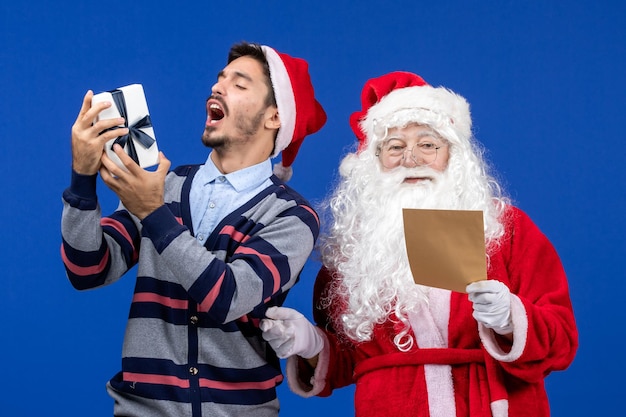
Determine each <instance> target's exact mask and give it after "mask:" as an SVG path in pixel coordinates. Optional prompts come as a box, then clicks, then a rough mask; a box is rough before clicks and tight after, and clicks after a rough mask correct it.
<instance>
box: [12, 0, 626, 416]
mask: <svg viewBox="0 0 626 417" xmlns="http://www.w3.org/2000/svg"><path fill="white" fill-rule="evenodd" d="M602 3H609V2H597V1H571V2H551V1H529V2H518V1H481V2H479V1H460V0H458V1H439V2H420V1H416V0H412V1H389V2H381V1H369V0H364V1H360V2H348V1H343V0H335V1H332V2H319V1H316V2H313V1H298V2H287V1H284V2H279V1H240V2H236V1H230V2H228V1H227V2H205V1H186V2H172V1H161V2H159V3H158V4H157V3H156V2H149V1H143V0H135V1H132V2H131V1H118V0H110V1H107V2H85V1H80V2H79V1H74V0H68V1H64V2H57V1H43V0H36V1H30V2H13V3H11V2H6V1H5V2H2V5H1V6H0V94H1V97H2V100H0V137H1V138H2V142H1V144H2V149H1V150H0V168H1V170H2V171H1V172H2V179H1V180H0V184H1V187H2V189H1V190H2V196H3V197H4V201H3V204H2V205H0V210H1V215H0V219H2V220H1V221H2V230H3V232H4V233H3V235H4V243H3V245H2V251H1V255H0V271H2V274H1V275H0V280H1V282H2V290H0V358H1V360H2V361H3V365H2V369H3V378H2V379H3V382H2V389H1V390H0V415H3V416H4V415H6V416H13V417H22V416H25V417H31V416H49V415H50V416H56V415H64V416H68V417H72V416H84V415H89V416H92V417H99V416H108V415H111V408H112V404H111V401H110V399H109V397H108V396H107V395H106V393H105V389H104V384H105V382H106V381H107V379H108V378H109V377H110V376H112V375H113V374H114V373H115V372H116V371H117V370H118V367H119V361H120V350H121V343H122V336H123V331H124V324H125V319H126V316H127V310H128V304H129V302H130V299H131V293H132V286H133V281H134V279H133V276H132V274H129V275H128V276H127V277H126V278H125V279H123V280H121V281H120V282H118V283H117V284H116V285H113V286H111V287H107V288H104V289H101V290H98V291H91V292H83V293H80V292H77V291H75V290H73V289H72V288H71V286H70V284H69V282H68V281H67V279H66V277H65V273H64V269H63V266H62V264H61V261H60V258H59V245H60V236H59V223H60V214H61V193H62V191H63V189H64V188H65V187H66V186H67V185H68V183H69V177H70V162H71V161H70V127H71V125H72V123H73V121H74V119H75V117H76V114H77V113H78V110H79V108H80V103H81V99H82V96H83V94H84V93H85V91H86V90H87V89H93V90H94V91H96V92H98V91H103V90H110V89H113V88H116V87H119V86H122V85H127V84H131V83H142V84H143V85H144V88H145V91H146V95H147V98H148V105H149V107H150V112H151V115H152V120H153V122H154V125H155V132H156V135H157V139H158V140H159V145H160V148H161V149H162V150H163V151H164V152H165V153H166V155H167V156H168V158H169V159H170V160H171V161H172V163H173V164H174V165H178V164H182V163H191V162H202V161H204V159H205V158H206V155H207V150H206V149H205V148H204V147H203V146H202V144H201V142H200V134H201V132H202V129H203V126H204V120H205V110H204V100H205V98H206V97H207V95H208V92H209V88H210V86H211V85H212V83H213V81H214V80H215V78H216V73H217V72H218V71H219V70H220V69H221V68H222V67H223V65H224V64H225V60H226V53H227V50H228V48H229V47H230V46H231V44H233V43H235V42H238V41H241V40H248V41H255V42H260V43H266V44H269V45H272V46H274V47H276V48H277V49H278V50H280V51H284V52H287V53H290V54H292V55H295V56H300V57H303V58H306V59H307V60H308V61H309V63H310V70H311V73H312V78H313V80H314V83H315V86H316V91H317V95H318V98H319V100H320V101H321V102H322V104H323V105H324V106H325V108H326V110H327V113H328V115H329V118H328V123H327V125H326V127H325V128H324V129H323V130H322V131H321V132H320V133H318V134H316V135H314V136H312V137H310V138H308V139H307V140H306V141H305V143H304V145H303V147H302V149H301V151H300V154H299V156H298V158H297V160H296V164H295V166H294V168H295V175H294V178H293V179H292V181H291V185H292V186H294V187H295V188H296V189H298V190H299V191H300V192H301V193H302V194H304V195H305V196H307V197H308V198H309V199H310V200H311V201H312V202H314V203H315V202H319V201H320V200H321V199H322V198H324V197H325V196H326V195H327V193H328V191H329V189H330V187H331V184H332V182H333V180H334V178H335V175H336V167H337V165H338V162H339V160H340V158H341V156H342V155H343V154H344V153H345V152H346V150H348V149H350V148H351V147H352V145H353V143H354V139H353V135H352V132H351V130H350V128H349V126H348V122H347V121H348V117H349V115H350V113H351V112H352V111H354V110H356V109H357V108H358V106H359V93H360V90H361V87H362V85H363V84H364V82H365V80H367V79H368V78H371V77H374V76H378V75H381V74H383V73H385V72H388V71H392V70H408V71H413V72H417V73H419V74H421V75H422V76H423V77H424V78H425V79H426V80H427V81H429V82H430V83H431V84H433V85H445V86H447V87H449V88H451V89H453V90H455V91H457V92H458V93H460V94H462V95H463V96H465V97H466V98H467V99H468V101H469V102H470V103H471V105H472V113H473V117H474V124H475V130H476V135H477V137H478V138H479V140H480V141H481V142H482V143H483V144H484V145H485V146H486V147H487V148H488V149H489V153H488V155H487V157H488V158H489V160H490V161H491V162H492V163H493V165H494V166H495V167H496V169H497V170H498V172H499V174H500V177H501V179H502V182H503V185H504V186H505V187H506V189H507V190H508V192H509V193H510V195H511V196H512V197H513V199H514V201H515V202H516V203H517V205H518V206H520V207H521V208H522V209H524V210H525V211H526V212H528V213H529V214H530V216H531V217H532V218H533V219H534V220H535V222H536V223H537V224H538V225H539V226H540V227H541V228H542V230H543V231H544V232H545V234H546V235H547V236H548V237H549V238H550V239H551V241H552V242H553V243H554V245H555V247H556V248H557V250H558V251H559V253H560V255H561V257H562V261H563V263H564V265H565V269H566V271H567V272H568V275H569V280H570V289H571V296H572V300H573V303H574V308H575V313H576V316H577V321H578V325H579V330H580V349H579V351H578V355H577V358H576V360H575V362H574V363H573V365H572V366H571V367H570V368H569V369H568V370H567V371H565V372H559V373H554V374H552V375H550V376H549V377H548V378H547V382H546V383H547V387H548V393H549V396H550V399H551V404H552V408H553V415H555V416H566V415H567V416H586V415H604V414H608V413H610V412H611V411H613V410H615V409H619V408H618V407H620V406H621V402H622V401H618V400H621V398H620V394H621V392H622V389H621V386H620V385H619V384H615V383H614V378H613V377H614V376H615V375H622V374H623V373H624V371H626V369H625V368H626V367H625V366H624V361H623V354H622V351H623V349H622V348H621V343H619V342H617V341H618V340H619V339H621V338H623V336H624V330H623V327H622V326H623V322H624V318H625V314H624V309H623V308H622V305H621V304H622V295H623V292H624V289H625V284H624V278H625V276H624V269H623V266H622V264H623V258H624V254H625V250H624V249H625V245H624V241H623V235H624V231H625V224H624V223H625V222H624V215H623V213H624V211H625V209H626V205H625V203H624V197H623V196H622V195H623V193H624V182H625V181H624V180H625V170H624V167H623V165H622V161H623V159H624V150H623V147H624V144H623V142H624V129H623V126H624V116H623V112H624V107H625V106H624V104H625V103H624V101H625V100H624V97H625V92H626V88H625V81H624V74H625V73H626V71H625V70H626V68H625V52H626V51H625V39H626V38H625V35H626V29H625V28H626V24H625V23H626V18H625V16H626V15H625V12H626V6H625V3H623V2H610V3H612V4H613V5H611V6H603V5H602ZM99 185H100V188H99V189H100V197H101V203H102V205H103V207H104V211H105V212H110V211H111V210H113V209H114V208H115V207H116V204H117V201H116V198H115V196H114V195H113V194H112V193H111V192H110V191H108V190H107V189H105V187H104V185H103V184H102V183H100V184H99ZM318 266H319V265H318V264H316V262H315V261H313V260H312V261H311V262H310V263H309V264H308V265H307V267H306V268H305V270H304V272H303V275H302V282H301V284H299V285H298V286H297V287H296V288H295V289H294V291H292V294H291V296H290V298H289V299H288V303H287V304H288V305H289V306H292V307H295V308H298V309H300V310H302V311H304V312H305V313H307V314H309V312H310V304H311V303H310V297H311V288H312V283H313V279H314V275H315V273H316V271H317V268H318ZM352 394H353V390H352V388H346V389H342V390H339V391H337V392H336V393H335V394H334V395H333V396H332V397H331V398H327V399H318V398H315V399H309V400H304V399H301V398H299V397H296V396H295V395H293V394H292V393H290V392H289V391H288V389H287V388H286V384H283V385H282V386H281V387H280V398H281V400H282V408H283V411H282V413H281V415H284V416H295V415H298V416H314V415H315V416H317V415H324V414H325V415H331V416H346V415H352V410H353V407H352Z"/></svg>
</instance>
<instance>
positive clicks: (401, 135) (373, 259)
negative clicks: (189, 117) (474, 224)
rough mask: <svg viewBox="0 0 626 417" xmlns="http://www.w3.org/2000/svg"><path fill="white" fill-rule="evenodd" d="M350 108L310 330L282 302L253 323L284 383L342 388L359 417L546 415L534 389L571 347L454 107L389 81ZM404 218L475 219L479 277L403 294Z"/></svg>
mask: <svg viewBox="0 0 626 417" xmlns="http://www.w3.org/2000/svg"><path fill="white" fill-rule="evenodd" d="M361 101H362V110H361V111H358V112H355V113H354V114H353V115H352V117H351V119H350V124H351V126H352V128H353V130H354V132H355V134H356V136H357V138H358V149H357V151H356V152H355V153H350V154H348V155H347V156H346V157H345V158H344V160H343V161H342V163H341V165H340V174H341V180H340V182H339V184H338V185H337V187H336V189H335V191H334V192H333V194H332V196H331V197H330V198H329V200H328V206H327V208H328V212H329V213H330V215H331V216H332V219H331V221H330V227H329V230H328V231H327V233H326V234H325V235H324V236H322V238H321V239H320V251H321V255H322V260H323V268H322V270H321V271H320V273H319V275H318V277H317V280H316V284H315V294H314V318H315V321H316V324H317V326H314V325H312V324H311V323H310V322H309V321H308V320H307V319H306V318H305V317H304V316H303V315H302V314H300V313H299V312H297V311H295V310H293V309H289V308H284V307H274V308H271V309H269V310H268V311H267V318H266V319H264V320H263V321H262V322H261V329H262V331H263V337H264V338H265V339H266V340H267V341H269V343H270V345H271V346H272V347H273V348H274V350H275V351H276V353H277V354H278V356H279V357H281V358H288V360H287V376H288V382H289V386H290V388H291V389H292V391H294V392H295V393H297V394H299V395H302V396H305V397H308V396H313V395H319V396H328V395H330V394H331V392H332V390H333V389H335V388H339V387H343V386H346V385H349V384H352V383H355V384H356V391H355V410H356V416H357V417H364V416H377V417H380V416H394V417H397V416H446V417H450V416H457V417H461V416H496V417H500V416H516V417H517V416H529V417H530V416H532V417H542V416H548V415H549V404H548V399H547V395H546V391H545V388H544V378H545V377H546V376H547V375H548V374H549V373H550V372H551V371H553V370H562V369H565V368H567V367H568V366H569V364H570V363H571V362H572V360H573V358H574V355H575V352H576V348H577V345H578V333H577V329H576V325H575V320H574V315H573V312H572V306H571V301H570V297H569V292H568V286H567V279H566V276H565V273H564V271H563V267H562V265H561V262H560V260H559V257H558V255H557V253H556V251H555V250H554V248H553V246H552V244H551V243H550V242H549V240H548V239H547V238H546V237H545V236H544V235H543V234H542V232H541V231H540V230H539V229H538V228H537V226H536V225H535V224H534V223H533V222H532V221H531V220H530V219H529V217H528V216H527V215H526V214H525V213H523V212H522V211H521V210H520V209H519V208H516V207H514V206H513V205H511V203H510V201H509V199H507V198H506V197H505V196H504V195H503V192H502V189H501V188H500V186H499V185H498V182H497V181H496V180H495V178H494V177H493V176H491V175H490V174H489V169H488V166H487V164H486V162H485V161H484V159H483V157H482V154H483V152H482V150H481V148H480V145H479V144H478V143H477V142H476V141H475V139H474V137H473V135H472V130H471V124H472V123H471V117H470V111H469V105H468V103H467V101H466V100H465V99H464V98H463V97H461V96H460V95H458V94H455V93H454V92H452V91H450V90H448V89H446V88H443V87H432V86H430V85H428V84H427V83H426V82H425V81H424V80H423V79H422V78H421V77H419V76H417V75H415V74H412V73H407V72H393V73H389V74H386V75H384V76H381V77H378V78H374V79H371V80H369V81H368V82H367V83H366V85H365V87H364V88H363V93H362V97H361ZM403 208H428V209H453V210H480V211H482V212H483V215H484V227H485V230H484V232H485V246H486V248H487V251H486V254H485V256H486V261H487V268H488V280H483V281H478V282H474V283H472V284H470V285H468V286H467V288H466V293H460V292H454V291H449V290H445V289H439V288H432V287H426V286H421V285H417V284H415V283H414V280H413V278H412V274H411V269H410V267H409V262H408V257H407V253H406V245H405V242H404V226H403V217H402V209H403Z"/></svg>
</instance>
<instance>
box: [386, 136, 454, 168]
mask: <svg viewBox="0 0 626 417" xmlns="http://www.w3.org/2000/svg"><path fill="white" fill-rule="evenodd" d="M443 146H445V143H444V142H443V141H441V140H439V139H436V138H434V137H432V136H425V137H422V138H420V139H419V141H418V142H417V143H416V144H415V145H413V146H412V147H411V148H409V147H408V145H407V143H406V142H405V140H404V138H402V137H389V138H387V139H385V140H384V141H383V142H382V143H381V144H380V145H379V146H378V148H377V149H376V156H377V157H378V159H379V160H380V163H381V164H382V166H383V167H385V168H386V169H394V168H397V167H399V166H400V165H402V164H403V163H404V161H405V158H406V155H407V152H408V154H409V158H411V160H412V161H413V162H414V163H415V165H419V166H429V165H432V164H434V163H435V161H436V160H437V153H438V152H437V151H438V150H439V149H441V148H442V147H443Z"/></svg>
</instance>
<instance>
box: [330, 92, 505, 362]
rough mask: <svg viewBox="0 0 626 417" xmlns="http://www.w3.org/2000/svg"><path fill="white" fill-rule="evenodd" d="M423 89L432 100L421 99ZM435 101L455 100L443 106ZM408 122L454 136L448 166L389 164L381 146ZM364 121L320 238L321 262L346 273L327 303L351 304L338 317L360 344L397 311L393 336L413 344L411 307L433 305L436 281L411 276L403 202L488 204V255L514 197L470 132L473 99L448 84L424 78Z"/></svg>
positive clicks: (401, 345)
mask: <svg viewBox="0 0 626 417" xmlns="http://www.w3.org/2000/svg"><path fill="white" fill-rule="evenodd" d="M416 89H421V90H416ZM424 89H426V90H424ZM424 94H426V95H427V96H428V97H427V98H428V100H430V103H427V104H424V103H420V102H419V97H423V95H424ZM416 95H417V96H418V100H417V104H415V103H416V100H415V96H416ZM389 99H391V100H392V101H391V104H389V102H390V100H389ZM437 99H438V100H440V101H441V102H443V103H444V104H446V105H447V107H446V108H443V109H442V106H441V105H439V102H440V101H437ZM385 100H387V102H385ZM433 100H434V101H433ZM381 104H382V105H383V106H381ZM407 104H409V105H407ZM381 107H383V108H382V109H381ZM409 124H419V125H424V126H430V127H431V128H432V129H433V130H434V131H435V132H436V133H437V134H438V135H439V136H440V137H441V138H443V139H444V140H445V141H447V142H448V144H449V160H448V165H447V168H446V169H445V170H444V172H441V173H440V172H436V171H434V170H433V169H431V168H428V167H416V168H411V169H408V168H404V167H398V168H396V169H394V170H393V171H390V172H383V169H382V168H381V165H380V162H379V160H378V157H377V156H376V154H377V152H376V151H377V148H378V146H379V145H380V143H381V141H382V140H383V139H384V136H385V135H386V132H387V130H388V129H389V128H392V127H399V128H402V127H405V126H407V125H409ZM361 128H362V130H363V132H365V133H366V135H367V147H366V148H365V149H363V150H362V151H361V152H358V153H350V154H348V155H347V156H346V157H345V158H344V159H343V161H342V162H341V164H340V168H339V174H340V180H339V183H338V185H337V187H336V188H335V190H334V192H333V193H332V195H331V196H330V198H329V199H328V200H327V201H326V202H325V204H324V205H323V207H322V208H321V212H322V214H323V215H325V216H326V218H327V219H328V217H330V218H329V219H328V223H327V224H330V228H329V229H328V230H325V231H324V233H323V234H322V236H321V238H320V240H319V249H320V253H321V256H322V262H323V263H324V265H325V266H326V267H327V268H328V269H330V270H332V271H334V272H335V273H336V275H337V276H338V277H340V279H338V280H335V281H333V283H332V284H331V286H330V287H329V288H328V291H327V292H326V293H325V294H324V295H323V297H322V299H321V303H322V306H325V307H327V306H329V305H331V304H332V305H333V306H338V305H341V306H344V307H343V308H340V309H336V308H334V309H333V311H335V313H336V314H334V316H333V317H331V319H332V321H333V325H334V326H335V328H336V329H337V330H339V331H341V332H342V333H344V334H345V336H347V337H348V338H349V339H351V340H354V341H357V342H362V341H368V340H371V337H372V334H373V329H374V326H375V325H376V324H381V323H383V322H384V321H385V320H387V319H390V318H393V319H397V320H399V321H401V322H402V323H403V324H404V326H403V328H404V330H403V331H401V332H400V333H399V334H398V335H396V337H395V339H394V343H395V344H396V346H397V347H398V349H399V350H402V351H405V350H408V349H410V348H411V347H412V346H413V343H414V340H413V337H412V336H411V333H410V332H409V329H410V324H409V321H408V312H409V311H410V310H411V309H417V308H420V306H422V305H424V304H425V303H427V292H428V288H427V287H423V286H419V285H416V284H415V283H414V281H413V279H412V274H411V270H410V267H409V263H408V258H407V254H406V246H405V243H404V229H403V219H402V208H429V209H458V210H482V211H483V213H484V225H485V240H486V247H487V259H488V256H489V253H490V252H492V251H493V250H494V249H495V248H496V247H497V246H498V243H499V239H500V238H501V237H502V235H503V233H504V227H503V224H502V221H503V214H504V211H505V208H506V205H507V204H508V203H509V201H508V199H507V198H506V197H504V196H503V194H502V191H501V188H500V186H499V185H498V183H497V181H496V180H495V179H494V178H493V177H492V176H491V175H490V174H489V173H488V166H487V163H486V162H485V160H484V158H483V151H482V148H481V147H480V145H479V144H478V143H477V142H476V141H475V139H474V137H473V136H472V134H471V121H470V118H469V106H468V105H467V103H466V102H465V99H463V98H462V97H460V96H458V95H456V94H454V93H452V92H451V91H449V90H446V89H443V88H441V87H439V88H436V89H435V88H433V87H430V86H421V87H408V88H403V89H399V90H395V91H392V92H391V93H389V94H388V95H387V96H385V97H384V98H383V99H382V100H381V101H380V102H379V103H377V104H376V105H375V106H373V107H372V108H371V109H370V111H369V112H368V116H367V118H366V119H365V120H364V121H362V123H361ZM407 171H410V172H407ZM409 176H412V177H423V176H430V177H432V178H433V181H423V182H421V183H419V184H404V183H403V180H404V179H405V178H406V177H409Z"/></svg>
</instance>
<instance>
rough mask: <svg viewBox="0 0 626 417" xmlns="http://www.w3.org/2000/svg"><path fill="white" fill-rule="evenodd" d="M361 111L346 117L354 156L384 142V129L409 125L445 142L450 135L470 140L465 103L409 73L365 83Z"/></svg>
mask: <svg viewBox="0 0 626 417" xmlns="http://www.w3.org/2000/svg"><path fill="white" fill-rule="evenodd" d="M361 107H362V108H361V110H359V111H357V112H354V113H352V115H351V116H350V126H351V127H352V130H353V131H354V134H355V135H356V137H357V139H358V141H359V147H358V150H357V152H361V151H363V150H364V149H366V148H367V147H368V145H370V144H372V143H374V142H376V141H378V140H382V139H384V137H382V136H384V134H386V131H387V129H389V128H392V127H404V126H406V125H408V124H409V123H418V124H423V125H428V126H430V127H432V128H433V129H435V130H436V131H438V132H439V133H440V134H441V135H442V136H443V137H445V138H446V139H448V140H453V139H454V138H452V137H451V136H453V135H451V134H449V133H450V132H451V131H452V132H453V133H454V134H455V135H456V136H458V138H459V139H469V137H470V136H471V127H472V120H471V117H470V111H469V104H468V103H467V101H466V100H465V99H464V98H463V97H461V96H460V95H458V94H456V93H454V92H452V91H450V90H448V89H446V88H444V87H432V86H430V85H429V84H428V83H427V82H426V81H424V79H423V78H422V77H420V76H419V75H416V74H413V73H411V72H404V71H396V72H391V73H388V74H385V75H382V76H380V77H377V78H372V79H370V80H368V81H367V82H366V83H365V86H364V87H363V91H362V92H361ZM450 129H451V131H450Z"/></svg>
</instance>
